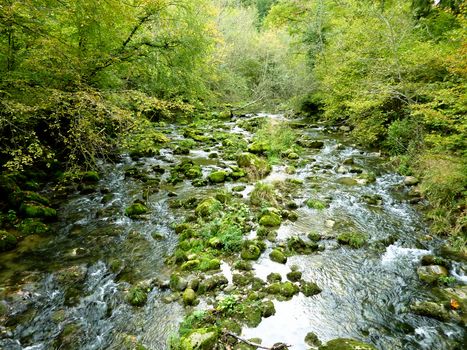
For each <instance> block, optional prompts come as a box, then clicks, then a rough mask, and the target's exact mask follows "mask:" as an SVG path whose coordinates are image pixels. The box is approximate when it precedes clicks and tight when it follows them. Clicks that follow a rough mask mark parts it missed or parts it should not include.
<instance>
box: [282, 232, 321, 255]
mask: <svg viewBox="0 0 467 350" xmlns="http://www.w3.org/2000/svg"><path fill="white" fill-rule="evenodd" d="M287 249H288V251H289V252H291V253H296V254H311V253H312V252H314V251H316V250H318V244H316V242H305V241H304V240H303V239H301V238H300V237H298V236H293V237H289V238H288V239H287Z"/></svg>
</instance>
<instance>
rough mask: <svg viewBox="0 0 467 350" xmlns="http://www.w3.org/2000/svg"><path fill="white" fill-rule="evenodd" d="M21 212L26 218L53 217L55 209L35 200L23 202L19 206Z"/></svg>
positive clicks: (55, 215)
mask: <svg viewBox="0 0 467 350" xmlns="http://www.w3.org/2000/svg"><path fill="white" fill-rule="evenodd" d="M20 211H21V213H22V214H23V215H24V216H26V217H28V218H43V219H55V218H56V217H57V211H56V210H55V209H53V208H50V207H46V206H45V205H42V204H40V203H36V202H24V203H22V204H21V207H20Z"/></svg>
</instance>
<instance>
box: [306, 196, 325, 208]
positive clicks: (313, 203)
mask: <svg viewBox="0 0 467 350" xmlns="http://www.w3.org/2000/svg"><path fill="white" fill-rule="evenodd" d="M306 206H307V207H308V208H311V209H317V210H323V209H326V207H327V204H326V203H324V202H323V201H320V200H319V199H313V198H310V199H308V200H307V201H306Z"/></svg>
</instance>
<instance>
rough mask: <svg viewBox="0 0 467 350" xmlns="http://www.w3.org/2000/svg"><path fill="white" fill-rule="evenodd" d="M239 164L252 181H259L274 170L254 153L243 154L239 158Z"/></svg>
mask: <svg viewBox="0 0 467 350" xmlns="http://www.w3.org/2000/svg"><path fill="white" fill-rule="evenodd" d="M237 164H238V166H239V167H240V168H242V169H244V170H245V172H246V175H247V176H248V178H249V179H250V180H259V179H262V178H264V177H265V176H267V175H268V174H269V173H270V172H271V170H272V168H271V165H270V164H269V163H268V162H267V161H266V160H264V159H262V158H259V157H257V156H256V155H254V154H252V153H242V154H240V155H239V156H238V157H237Z"/></svg>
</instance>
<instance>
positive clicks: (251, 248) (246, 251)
mask: <svg viewBox="0 0 467 350" xmlns="http://www.w3.org/2000/svg"><path fill="white" fill-rule="evenodd" d="M260 255H261V250H260V249H259V248H258V246H257V245H255V244H249V245H247V246H245V247H243V249H242V252H241V253H240V256H241V258H242V259H244V260H258V258H259V256H260Z"/></svg>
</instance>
